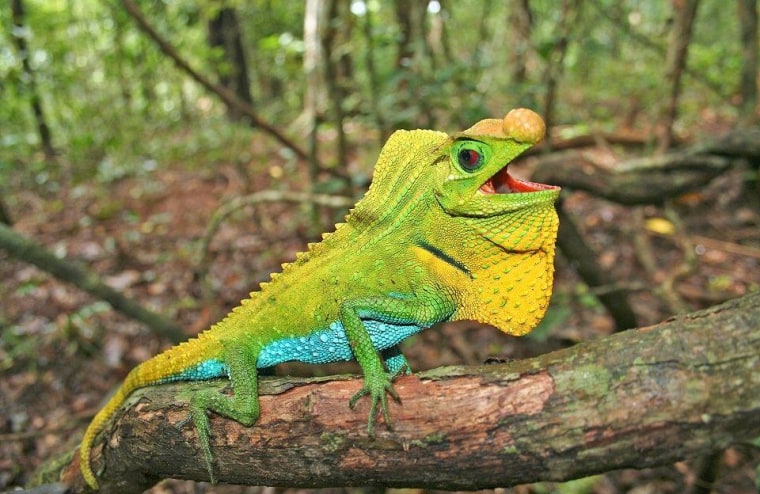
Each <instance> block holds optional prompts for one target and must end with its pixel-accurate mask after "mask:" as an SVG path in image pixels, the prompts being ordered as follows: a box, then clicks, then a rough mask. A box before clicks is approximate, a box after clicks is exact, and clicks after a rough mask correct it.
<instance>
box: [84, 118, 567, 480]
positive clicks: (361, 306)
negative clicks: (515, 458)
mask: <svg viewBox="0 0 760 494" xmlns="http://www.w3.org/2000/svg"><path fill="white" fill-rule="evenodd" d="M544 132H545V127H544V123H543V120H541V118H540V117H539V116H538V115H536V114H535V113H533V112H532V111H530V110H525V109H518V110H513V111H511V112H510V113H509V114H507V116H506V117H504V119H488V120H483V121H481V122H478V123H477V124H475V125H474V126H473V127H471V128H470V129H468V130H466V131H464V132H462V133H460V134H457V135H454V136H449V135H447V134H444V133H441V132H434V131H428V130H414V131H398V132H396V133H394V134H393V135H392V136H391V137H390V139H389V140H388V142H387V143H386V145H385V146H384V147H383V150H382V152H381V154H380V157H379V158H378V162H377V166H376V169H375V177H374V179H373V183H372V185H371V187H370V189H369V191H368V192H367V194H366V195H365V197H364V198H363V199H362V200H361V201H360V202H359V203H357V205H356V207H355V208H354V209H353V210H352V211H351V213H350V214H349V215H348V216H347V217H346V221H345V223H342V224H338V225H337V226H336V231H335V232H334V233H330V234H326V235H324V239H323V241H322V242H320V243H318V244H312V245H310V246H309V250H308V251H307V252H305V253H302V254H299V255H298V257H297V259H296V261H295V262H293V263H291V264H287V265H284V266H283V271H282V273H280V274H274V275H272V280H271V281H270V282H269V283H264V284H262V285H261V289H260V290H259V291H258V292H254V293H251V295H250V298H248V299H246V300H243V301H242V303H241V305H240V306H239V307H237V308H236V309H234V310H233V311H232V312H231V313H230V314H229V315H227V317H226V318H225V319H223V320H222V321H221V322H219V323H217V324H216V325H214V326H213V327H211V329H209V330H208V331H206V332H204V333H201V334H200V335H199V336H198V337H197V338H195V339H192V340H190V341H188V342H186V343H183V344H180V345H178V346H176V347H173V348H171V349H169V350H167V351H166V352H164V353H162V354H160V355H157V356H156V357H154V358H152V359H150V360H148V361H146V362H144V363H142V364H140V365H139V366H137V367H136V368H135V369H133V370H132V372H130V373H129V375H128V376H127V378H126V379H125V381H124V383H123V384H122V386H121V388H119V390H118V391H117V392H116V394H115V395H114V396H113V398H111V400H110V401H109V402H108V403H107V404H106V405H105V407H104V408H103V409H102V410H101V411H100V412H98V414H97V415H96V416H95V418H94V419H93V421H92V423H91V424H90V426H89V427H88V428H87V431H86V433H85V435H84V438H83V440H82V446H81V449H80V455H81V469H82V474H83V476H84V478H85V480H86V481H87V483H88V484H89V485H90V486H91V487H92V488H93V489H97V488H98V482H97V479H96V478H95V474H94V473H93V471H92V467H91V464H90V454H91V451H92V446H93V442H94V440H95V438H96V436H97V434H98V433H99V432H100V431H101V430H102V429H103V428H104V427H105V425H106V424H107V423H108V421H109V420H110V419H111V418H112V417H113V415H114V414H115V413H116V411H117V410H118V408H119V407H120V406H121V405H122V404H123V402H124V400H125V399H126V398H127V397H128V396H129V394H130V393H132V391H134V390H135V389H137V388H140V387H143V386H150V385H155V384H160V383H166V382H170V381H177V380H198V379H209V378H213V377H220V376H228V377H229V379H230V381H231V382H232V386H233V389H234V395H233V396H231V397H228V396H225V395H223V394H221V393H219V392H217V391H204V392H201V393H198V394H196V395H194V396H193V397H192V399H191V403H190V410H191V412H190V417H191V418H192V420H193V422H194V424H195V426H196V428H197V429H198V437H199V439H200V445H201V449H202V450H203V454H204V456H205V458H206V462H207V465H208V470H209V476H210V477H211V479H212V481H213V480H214V469H213V455H212V453H211V447H210V442H209V430H210V429H209V422H208V416H207V411H212V412H215V413H217V414H220V415H223V416H225V417H228V418H231V419H233V420H236V421H238V422H240V423H242V424H244V425H252V424H253V423H255V422H256V419H257V418H258V416H259V401H258V390H257V369H259V368H265V367H271V366H272V365H275V364H276V363H279V362H283V361H287V360H298V361H303V362H307V363H323V362H332V361H337V360H349V359H351V358H355V359H356V360H357V361H358V362H359V364H360V365H361V367H362V370H363V372H364V387H363V388H362V389H361V390H360V391H359V392H358V393H357V394H356V395H355V396H354V397H353V398H352V399H351V400H350V402H349V405H350V406H351V407H353V406H354V404H355V403H356V402H357V400H358V399H360V398H361V397H362V396H364V395H369V397H370V399H371V400H372V405H371V407H370V415H369V422H368V430H369V432H370V434H371V433H372V428H373V423H374V419H375V415H376V413H377V412H378V411H381V412H382V413H383V415H384V419H385V422H386V425H388V426H390V418H389V416H388V405H387V399H388V396H389V395H390V396H391V397H392V398H394V399H398V397H397V395H396V392H395V391H394V389H393V384H392V379H393V377H394V376H395V375H397V374H400V373H405V372H408V371H409V367H408V364H407V362H406V360H405V359H404V357H403V355H402V354H401V353H400V351H399V350H398V347H397V345H398V343H400V342H401V341H402V340H403V339H405V338H406V337H408V336H410V335H411V334H413V333H415V332H417V331H420V330H422V329H424V328H426V327H429V326H431V325H433V324H435V323H437V322H441V321H453V320H461V319H468V320H474V321H479V322H482V323H487V324H491V325H493V326H496V327H497V328H499V329H501V330H502V331H504V332H506V333H508V334H512V335H523V334H525V333H527V332H528V331H530V330H531V329H533V327H535V326H536V324H538V322H539V321H540V319H541V318H542V317H543V315H544V312H545V311H546V307H547V305H548V301H549V297H550V295H551V288H552V277H553V258H554V242H555V239H556V234H557V226H558V222H557V215H556V212H555V211H554V206H553V203H554V201H555V200H556V198H557V196H558V195H559V188H557V187H552V186H547V185H542V184H535V183H531V182H524V181H520V180H517V179H515V178H513V177H511V176H510V175H509V174H508V173H507V172H506V167H507V164H508V163H510V162H511V161H512V160H513V159H514V158H515V157H517V156H518V155H520V154H521V153H522V152H523V151H525V150H526V149H528V148H529V147H531V146H533V145H534V144H536V143H538V142H539V141H540V140H541V139H542V138H543V135H544Z"/></svg>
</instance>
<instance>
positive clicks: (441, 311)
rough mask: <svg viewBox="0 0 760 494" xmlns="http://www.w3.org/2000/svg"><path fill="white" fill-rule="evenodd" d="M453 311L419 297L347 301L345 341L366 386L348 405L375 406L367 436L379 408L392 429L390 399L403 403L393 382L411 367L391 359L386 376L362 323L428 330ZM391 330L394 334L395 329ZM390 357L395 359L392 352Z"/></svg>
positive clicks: (343, 307)
mask: <svg viewBox="0 0 760 494" xmlns="http://www.w3.org/2000/svg"><path fill="white" fill-rule="evenodd" d="M453 310H454V308H453V307H450V305H449V304H447V303H445V302H444V301H442V300H440V299H438V298H432V299H430V300H427V299H422V298H419V297H410V298H398V297H372V298H365V299H353V300H347V301H345V302H343V304H342V305H341V309H340V317H341V322H342V324H343V328H344V330H345V332H346V337H347V338H348V342H349V345H350V346H351V351H352V352H353V354H354V357H356V360H357V361H358V362H359V365H361V367H362V371H363V372H364V386H363V387H362V389H361V390H359V392H357V393H356V394H355V395H354V396H353V397H352V398H351V400H350V401H349V402H348V405H349V407H351V408H353V407H354V406H355V405H356V402H357V401H359V398H361V397H362V396H365V395H370V397H371V399H372V403H371V404H370V410H369V420H368V424H367V432H368V433H369V434H370V435H372V434H373V429H374V421H375V413H376V410H377V408H378V406H379V407H380V409H381V410H382V412H383V418H384V419H385V424H386V426H387V427H388V428H389V429H390V428H391V421H390V415H389V413H388V395H390V396H391V397H392V398H393V399H394V400H396V401H397V402H400V399H399V397H398V394H396V391H395V389H393V383H392V380H393V378H394V377H396V375H398V374H401V373H405V371H406V370H407V369H408V365H407V364H406V359H404V358H403V355H402V356H401V359H398V358H396V359H395V360H393V359H390V360H389V362H388V363H389V364H390V365H389V367H391V368H390V369H389V370H390V371H391V372H390V373H387V372H386V371H385V368H384V367H383V361H382V360H381V358H380V355H379V354H378V351H377V349H376V348H375V346H374V345H373V343H372V339H371V338H370V335H369V332H368V331H367V328H366V327H365V326H364V323H363V322H362V319H375V320H379V321H383V322H387V323H389V326H388V327H389V328H392V327H393V324H409V323H412V324H416V325H419V326H421V327H427V326H430V325H432V324H435V323H436V322H439V321H442V320H444V319H446V318H447V317H449V316H450V315H451V314H452V312H453ZM389 330H390V331H392V329H389ZM389 350H390V349H389ZM390 355H391V356H393V355H394V354H393V352H392V351H391V354H390ZM398 355H400V352H399V354H398Z"/></svg>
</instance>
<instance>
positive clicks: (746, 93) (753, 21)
mask: <svg viewBox="0 0 760 494" xmlns="http://www.w3.org/2000/svg"><path fill="white" fill-rule="evenodd" d="M736 3H737V5H738V8H739V9H738V10H739V24H740V25H741V45H742V63H741V82H740V85H739V93H740V94H741V116H742V121H743V123H744V125H750V124H752V123H754V122H756V121H757V114H756V113H755V107H756V106H757V69H758V61H757V58H758V47H757V41H758V40H757V0H737V2H736Z"/></svg>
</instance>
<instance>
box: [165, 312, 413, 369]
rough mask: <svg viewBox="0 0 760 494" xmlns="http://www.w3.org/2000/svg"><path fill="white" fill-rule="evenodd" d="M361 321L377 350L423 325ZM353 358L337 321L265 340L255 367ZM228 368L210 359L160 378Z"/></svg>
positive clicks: (400, 358) (344, 333)
mask: <svg viewBox="0 0 760 494" xmlns="http://www.w3.org/2000/svg"><path fill="white" fill-rule="evenodd" d="M363 322H364V327H365V328H367V331H368V332H369V336H370V339H371V340H372V344H373V345H374V346H375V348H376V349H377V350H378V351H382V350H386V349H388V348H391V347H392V346H394V345H397V344H399V343H401V342H402V341H403V340H405V339H406V338H408V337H410V336H412V335H413V334H415V333H418V332H420V331H421V330H422V329H423V328H422V327H420V326H417V325H415V324H390V323H386V322H382V321H376V320H372V319H365V320H364V321H363ZM399 355H400V354H399ZM353 359H354V354H353V352H352V351H351V347H350V346H349V344H348V338H346V332H345V331H344V330H343V324H341V323H340V322H339V321H336V322H333V323H332V324H330V326H329V327H328V328H327V329H323V330H320V331H317V332H315V333H312V334H310V335H307V336H298V337H293V338H283V339H281V340H277V341H274V342H272V343H270V344H268V345H267V346H265V347H264V348H262V349H261V353H259V359H258V362H257V364H256V367H258V368H259V369H263V368H266V367H272V366H273V365H277V364H280V363H282V362H288V361H292V360H295V361H298V362H303V363H305V364H326V363H328V362H339V361H345V360H353ZM397 359H398V360H399V361H402V360H403V355H400V356H398V357H395V358H393V357H392V358H391V359H389V360H393V362H390V361H389V362H388V364H389V367H390V368H393V367H397V365H394V364H397V362H396V361H395V360H397ZM403 362H405V360H403ZM227 371H228V370H227V366H226V365H225V364H224V363H223V362H221V361H219V360H216V359H211V360H205V361H203V362H201V363H199V364H198V365H195V366H193V367H190V368H189V369H186V370H184V371H183V372H180V373H179V374H176V375H174V376H171V377H169V378H166V379H162V380H161V382H171V381H200V380H203V379H212V378H215V377H223V376H227V375H228V373H227Z"/></svg>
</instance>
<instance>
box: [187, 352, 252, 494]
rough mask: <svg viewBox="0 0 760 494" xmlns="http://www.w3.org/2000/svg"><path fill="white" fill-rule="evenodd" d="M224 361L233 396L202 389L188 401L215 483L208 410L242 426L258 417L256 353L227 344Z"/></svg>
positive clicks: (211, 478)
mask: <svg viewBox="0 0 760 494" xmlns="http://www.w3.org/2000/svg"><path fill="white" fill-rule="evenodd" d="M224 355H225V363H226V365H227V369H228V374H229V379H230V382H231V384H232V391H233V395H232V396H225V395H223V394H221V393H219V392H218V391H214V390H207V391H201V392H199V393H197V394H195V395H193V397H192V398H191V400H190V418H192V420H193V423H194V424H195V427H196V429H197V431H198V441H199V442H200V445H201V449H202V450H203V455H204V457H205V459H206V467H207V468H208V474H209V479H210V480H211V482H212V483H216V477H215V475H214V467H213V461H214V456H213V454H212V452H211V443H210V435H211V428H210V426H209V419H208V415H207V412H208V411H211V412H214V413H218V414H219V415H223V416H225V417H228V418H230V419H232V420H235V421H236V422H240V423H241V424H243V425H245V426H250V425H253V424H254V422H256V420H257V419H258V418H259V392H258V376H257V371H256V360H257V358H256V357H257V355H258V354H257V353H256V352H255V351H254V350H252V349H249V348H246V347H245V346H242V345H240V344H239V343H238V344H237V345H236V344H234V343H231V344H228V345H226V348H225V352H224Z"/></svg>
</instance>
